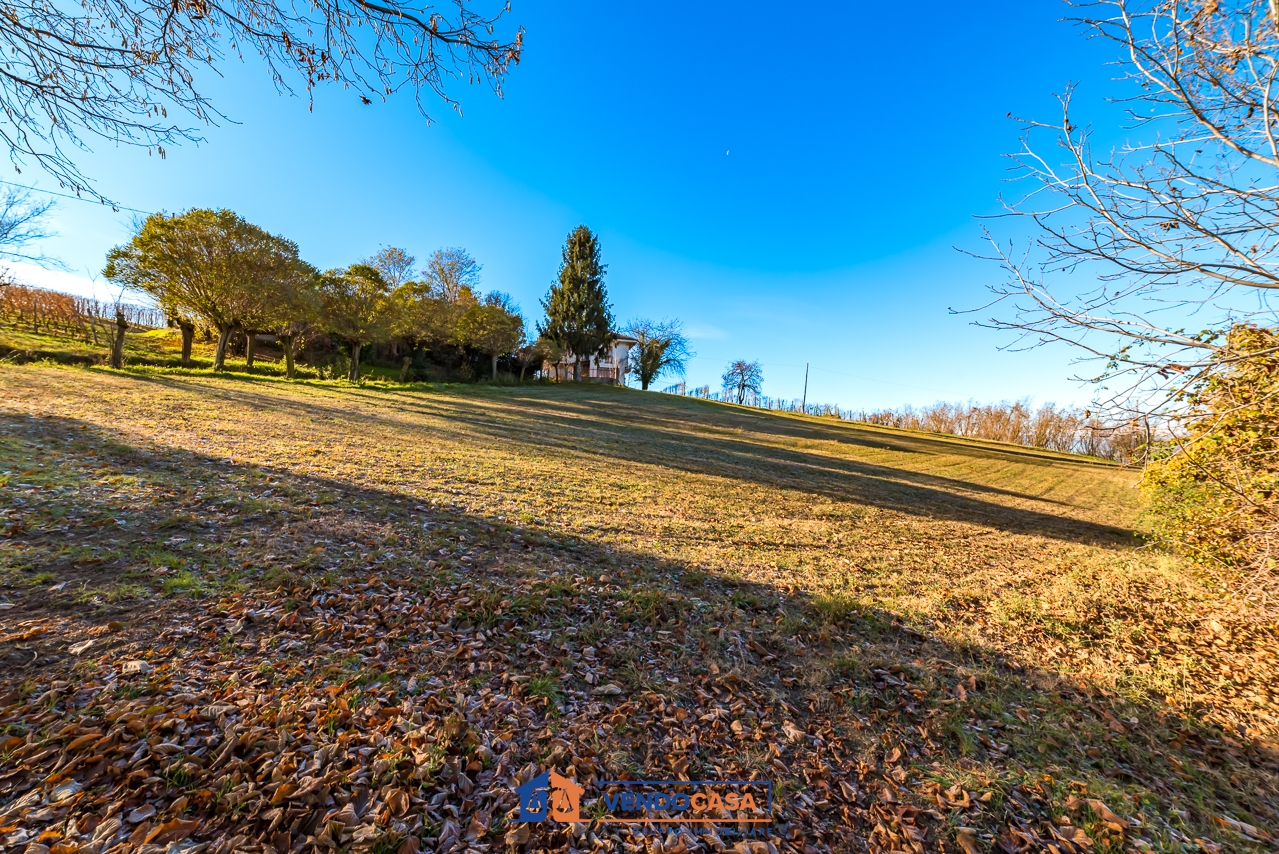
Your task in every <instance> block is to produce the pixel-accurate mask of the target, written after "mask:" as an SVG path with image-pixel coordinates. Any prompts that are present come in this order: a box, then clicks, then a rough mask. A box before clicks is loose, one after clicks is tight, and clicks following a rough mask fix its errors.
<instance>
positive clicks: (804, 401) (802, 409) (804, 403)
mask: <svg viewBox="0 0 1279 854" xmlns="http://www.w3.org/2000/svg"><path fill="white" fill-rule="evenodd" d="M799 411H800V412H801V413H804V412H807V411H808V362H805V363H804V397H803V399H802V400H801V401H800V404H799Z"/></svg>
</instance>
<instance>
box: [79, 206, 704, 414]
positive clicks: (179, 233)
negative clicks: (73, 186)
mask: <svg viewBox="0 0 1279 854" xmlns="http://www.w3.org/2000/svg"><path fill="white" fill-rule="evenodd" d="M480 269H481V267H480V264H479V263H478V262H476V260H475V259H474V258H472V257H471V256H470V255H469V254H468V253H467V252H466V251H465V250H462V249H456V248H450V249H440V250H437V251H436V252H434V253H433V254H432V255H431V256H430V258H429V259H427V262H426V263H425V265H423V266H422V267H421V269H418V264H417V259H416V258H414V257H413V256H412V255H411V254H409V253H408V252H407V251H405V250H404V249H400V248H397V247H387V248H384V249H382V250H381V251H379V252H378V253H377V254H375V255H373V256H372V257H370V258H366V259H364V260H362V261H360V262H358V263H355V264H352V265H350V266H348V267H346V268H344V269H332V270H327V271H323V272H321V271H319V270H317V269H316V268H315V267H313V266H311V265H310V264H308V263H306V262H305V261H303V260H302V259H301V258H300V257H299V255H298V247H297V244H295V243H294V242H293V241H290V240H288V239H286V238H284V237H281V236H279V235H274V234H271V233H269V232H267V231H266V230H264V229H262V228H260V227H258V226H256V225H254V224H252V223H250V222H248V221H246V220H245V219H244V218H242V217H240V216H239V215H237V214H235V213H233V212H231V211H228V210H216V211H215V210H208V209H193V210H189V211H186V212H184V213H180V214H172V215H170V214H153V215H152V216H150V217H148V218H147V219H146V220H145V221H144V222H143V223H142V225H141V226H140V228H139V229H138V232H137V233H136V234H135V235H134V236H133V238H132V239H131V240H130V241H129V242H128V243H126V244H124V245H122V246H117V247H115V248H114V249H112V250H111V251H110V252H109V253H108V255H107V264H106V268H105V269H104V270H103V275H104V276H105V277H106V278H107V280H109V281H111V282H114V283H116V284H118V285H120V286H122V287H124V288H128V289H130V290H133V291H137V292H140V293H144V294H146V295H148V296H150V297H151V298H152V299H153V300H154V301H155V302H156V304H157V305H159V306H160V308H161V309H162V310H163V311H164V313H165V314H166V315H167V316H168V318H169V320H170V322H171V323H172V324H174V325H176V326H177V327H178V328H179V329H181V332H182V363H183V364H184V365H190V364H191V348H192V343H193V341H194V339H195V336H196V333H197V330H198V329H199V328H201V327H203V328H205V329H207V330H211V331H212V332H213V333H214V334H216V337H217V346H216V348H215V351H214V363H213V368H214V370H223V369H224V368H225V363H226V356H227V349H228V345H229V343H230V342H231V340H232V338H233V336H236V335H237V334H243V335H244V337H245V361H246V362H247V364H248V366H249V367H252V366H253V362H254V344H255V341H256V338H257V336H258V335H271V336H274V337H275V338H276V340H278V342H279V344H280V348H281V350H282V352H283V355H284V360H285V371H286V374H287V375H288V376H289V377H293V376H294V373H295V360H296V353H297V348H298V347H299V345H300V344H301V343H302V342H303V341H305V340H306V339H308V338H315V337H318V336H327V337H328V338H330V339H332V340H333V341H335V342H340V343H341V344H342V345H343V346H344V347H345V348H346V350H347V352H348V353H349V355H350V367H349V371H348V377H349V379H351V380H352V381H358V379H359V373H360V362H361V354H362V351H363V350H364V349H365V348H366V347H368V346H369V345H370V344H375V343H389V344H390V345H391V347H392V349H393V350H394V351H395V352H397V353H401V354H402V356H401V358H402V369H401V379H406V378H407V374H408V372H409V368H410V365H411V364H412V363H413V361H414V358H415V357H416V356H420V355H422V354H431V355H433V356H434V357H436V358H437V359H438V358H448V357H450V356H453V357H456V356H457V354H458V352H459V351H462V350H469V351H471V352H473V353H478V354H482V355H483V356H484V357H486V358H487V359H488V362H489V373H490V375H491V376H492V377H493V378H496V377H497V371H498V361H499V359H502V358H504V357H506V358H509V359H511V360H512V362H513V363H514V365H516V366H518V368H519V376H520V379H521V380H523V379H524V377H525V375H526V374H527V372H528V370H529V369H530V368H532V367H534V366H540V364H541V362H542V361H543V360H545V359H550V360H551V361H558V360H560V359H561V358H564V356H565V354H566V353H567V354H571V356H572V359H573V365H574V379H581V377H582V366H583V365H584V364H585V363H586V362H587V361H588V360H589V359H590V358H591V357H593V356H598V355H603V354H604V353H605V352H606V351H607V350H608V348H610V347H611V346H612V345H613V343H614V341H615V340H616V336H617V333H616V332H615V331H614V329H613V313H612V308H611V306H610V305H609V301H608V294H607V291H606V289H605V287H604V275H605V272H606V270H607V267H606V265H605V264H604V263H603V262H602V260H601V254H600V246H599V238H598V237H597V236H596V235H595V234H594V233H592V232H591V230H590V229H589V228H587V227H586V226H579V227H577V228H575V229H574V230H573V231H572V232H571V233H570V234H569V236H568V239H567V241H566V242H565V245H564V248H563V252H562V259H561V264H560V270H559V274H558V276H557V278H556V281H555V282H554V284H553V285H552V286H551V288H550V292H549V293H548V294H547V297H546V298H545V299H544V300H543V301H542V307H543V308H544V309H545V311H546V318H545V320H544V321H543V322H541V323H540V324H538V325H537V326H536V328H535V329H533V330H530V329H529V328H528V325H527V324H526V322H525V320H524V318H523V317H522V316H521V314H520V311H519V309H518V307H517V306H516V305H515V304H514V302H513V301H512V300H511V298H510V297H509V296H507V295H506V294H503V293H501V292H497V291H493V292H490V293H488V294H481V293H480ZM624 331H625V332H626V333H628V334H630V335H633V336H634V337H635V338H636V339H637V341H638V342H639V343H638V345H637V346H636V347H634V348H632V352H631V365H630V367H631V368H632V369H633V371H634V372H635V374H636V375H637V376H638V378H639V381H640V384H641V387H643V388H645V389H647V388H648V386H649V384H650V383H651V382H652V381H653V380H654V379H656V378H657V377H658V376H661V375H663V374H669V373H682V372H683V369H684V365H685V363H686V362H687V360H688V358H689V357H690V356H691V355H692V354H691V353H690V352H689V349H688V345H687V341H686V339H685V338H684V335H683V331H682V327H681V326H680V324H679V322H678V321H661V322H655V321H650V320H636V321H633V322H632V323H631V324H630V325H629V326H627V327H626V329H625V330H624Z"/></svg>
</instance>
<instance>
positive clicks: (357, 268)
mask: <svg viewBox="0 0 1279 854" xmlns="http://www.w3.org/2000/svg"><path fill="white" fill-rule="evenodd" d="M319 298H320V317H321V323H322V324H323V325H324V328H325V329H326V330H327V331H328V333H329V334H330V335H332V336H333V337H334V338H337V339H339V340H341V341H344V342H346V344H347V345H348V346H350V348H351V370H350V373H349V374H348V378H349V379H350V380H351V382H358V381H359V379H360V349H361V348H362V347H363V346H364V345H365V344H370V343H372V342H374V341H377V340H379V339H382V338H385V337H386V336H388V335H390V334H391V330H392V329H393V328H394V327H395V324H396V317H395V309H396V305H395V300H394V299H393V298H392V292H391V288H390V287H389V286H388V285H387V283H386V279H384V278H382V274H381V273H379V272H378V271H377V269H376V268H374V267H371V266H369V265H368V264H352V265H351V266H350V267H347V268H346V269H345V270H330V271H328V272H327V273H325V274H324V276H323V277H322V278H321V279H320V283H319Z"/></svg>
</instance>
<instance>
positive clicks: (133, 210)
mask: <svg viewBox="0 0 1279 854" xmlns="http://www.w3.org/2000/svg"><path fill="white" fill-rule="evenodd" d="M0 184H6V185H8V186H10V187H18V188H20V189H23V190H31V191H32V192H36V193H46V194H48V195H50V196H57V197H58V198H62V199H70V200H71V201H73V202H88V203H89V204H105V205H109V206H110V207H111V208H112V210H118V211H129V212H130V213H140V214H150V213H152V211H141V210H138V209H137V208H130V207H125V206H124V205H117V204H114V203H111V202H95V201H93V199H86V198H83V197H82V196H73V195H71V194H70V193H56V192H54V191H53V190H46V189H44V188H43V187H28V186H27V185H26V184H15V183H14V182H12V181H0Z"/></svg>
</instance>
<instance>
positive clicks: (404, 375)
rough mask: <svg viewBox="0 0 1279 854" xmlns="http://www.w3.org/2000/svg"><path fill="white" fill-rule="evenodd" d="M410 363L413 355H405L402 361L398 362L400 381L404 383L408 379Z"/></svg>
mask: <svg viewBox="0 0 1279 854" xmlns="http://www.w3.org/2000/svg"><path fill="white" fill-rule="evenodd" d="M412 364H413V357H412V356H405V357H404V359H403V361H402V362H401V363H400V382H402V383H404V382H408V381H409V366H410V365H412Z"/></svg>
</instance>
